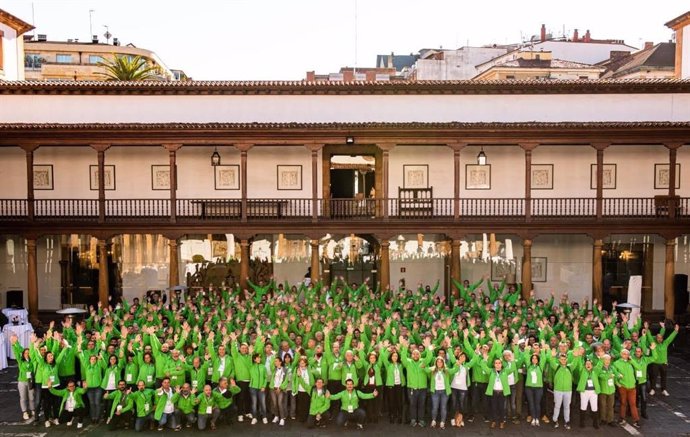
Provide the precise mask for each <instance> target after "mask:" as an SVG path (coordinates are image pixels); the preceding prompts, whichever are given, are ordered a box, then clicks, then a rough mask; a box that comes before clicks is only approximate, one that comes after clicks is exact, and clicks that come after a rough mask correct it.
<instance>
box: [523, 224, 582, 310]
mask: <svg viewBox="0 0 690 437" xmlns="http://www.w3.org/2000/svg"><path fill="white" fill-rule="evenodd" d="M532 257H546V258H547V268H546V282H534V278H532V282H533V284H534V291H535V293H536V295H537V296H538V297H540V298H542V299H546V298H548V297H549V296H550V293H551V291H553V292H554V293H556V296H561V295H562V294H563V293H564V292H567V293H568V297H569V298H570V300H571V301H578V302H580V301H582V300H584V299H585V298H586V297H587V298H589V299H590V301H591V298H592V239H591V238H590V237H588V236H586V235H540V236H538V237H537V238H535V239H534V241H533V244H532Z"/></svg>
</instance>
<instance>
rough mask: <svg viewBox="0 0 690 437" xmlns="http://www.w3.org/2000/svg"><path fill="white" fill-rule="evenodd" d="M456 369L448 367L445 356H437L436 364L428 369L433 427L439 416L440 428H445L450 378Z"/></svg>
mask: <svg viewBox="0 0 690 437" xmlns="http://www.w3.org/2000/svg"><path fill="white" fill-rule="evenodd" d="M455 370H456V369H449V368H448V367H446V361H445V360H444V359H443V357H440V356H439V357H436V360H435V361H434V365H433V366H431V367H428V368H427V369H426V373H427V375H429V392H430V393H431V427H432V428H435V427H436V419H437V418H438V419H439V420H438V422H439V428H441V429H445V427H446V416H447V415H448V397H449V396H450V393H451V390H450V378H451V376H452V375H453V374H455Z"/></svg>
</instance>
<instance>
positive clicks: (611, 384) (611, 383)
mask: <svg viewBox="0 0 690 437" xmlns="http://www.w3.org/2000/svg"><path fill="white" fill-rule="evenodd" d="M609 387H613V379H611V378H609Z"/></svg>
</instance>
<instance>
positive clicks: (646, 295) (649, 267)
mask: <svg viewBox="0 0 690 437" xmlns="http://www.w3.org/2000/svg"><path fill="white" fill-rule="evenodd" d="M651 238H652V237H649V236H648V237H647V239H646V241H645V242H644V243H643V246H642V247H643V249H642V250H643V256H644V261H643V262H642V265H643V266H644V273H643V274H642V305H641V306H642V312H643V313H646V312H649V311H652V308H653V305H654V304H653V302H654V243H653V242H651Z"/></svg>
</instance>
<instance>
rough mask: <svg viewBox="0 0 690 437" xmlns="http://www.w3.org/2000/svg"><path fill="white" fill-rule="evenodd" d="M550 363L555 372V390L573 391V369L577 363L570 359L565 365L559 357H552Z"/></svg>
mask: <svg viewBox="0 0 690 437" xmlns="http://www.w3.org/2000/svg"><path fill="white" fill-rule="evenodd" d="M549 363H550V365H551V371H552V372H553V391H560V392H572V391H573V371H574V370H575V368H576V367H577V363H576V362H574V361H570V362H569V363H567V364H566V365H565V366H562V365H561V364H560V363H559V362H558V358H555V357H550V358H549Z"/></svg>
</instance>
